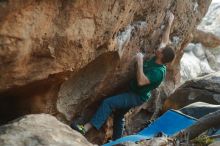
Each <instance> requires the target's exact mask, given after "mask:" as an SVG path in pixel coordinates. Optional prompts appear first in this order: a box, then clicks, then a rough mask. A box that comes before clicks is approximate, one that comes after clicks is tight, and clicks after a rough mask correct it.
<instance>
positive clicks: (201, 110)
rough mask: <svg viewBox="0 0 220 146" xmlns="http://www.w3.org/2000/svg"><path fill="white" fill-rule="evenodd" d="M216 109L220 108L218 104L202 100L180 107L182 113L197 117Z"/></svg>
mask: <svg viewBox="0 0 220 146" xmlns="http://www.w3.org/2000/svg"><path fill="white" fill-rule="evenodd" d="M217 110H220V105H214V104H208V103H204V102H195V103H192V104H190V105H187V106H185V107H183V108H181V109H180V111H181V112H182V113H184V114H186V115H189V116H191V117H194V118H197V119H199V118H201V117H203V116H205V115H207V114H209V113H212V112H215V111H217Z"/></svg>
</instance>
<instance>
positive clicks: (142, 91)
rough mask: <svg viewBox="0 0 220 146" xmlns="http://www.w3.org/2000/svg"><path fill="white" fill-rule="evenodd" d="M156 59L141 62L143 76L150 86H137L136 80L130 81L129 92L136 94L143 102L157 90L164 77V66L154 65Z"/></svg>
mask: <svg viewBox="0 0 220 146" xmlns="http://www.w3.org/2000/svg"><path fill="white" fill-rule="evenodd" d="M155 60H156V57H153V58H152V59H150V60H149V61H144V62H143V71H144V74H145V75H146V76H147V78H148V79H149V81H150V84H148V85H144V86H139V85H138V83H137V78H136V77H135V79H134V80H132V81H131V84H130V87H131V90H132V91H133V92H135V93H137V94H138V95H139V96H140V97H141V98H142V99H143V100H144V101H146V100H147V99H149V98H150V97H151V91H152V90H153V89H155V88H157V87H158V86H159V85H160V84H161V82H162V81H163V79H164V78H165V75H166V66H165V65H161V64H157V63H155Z"/></svg>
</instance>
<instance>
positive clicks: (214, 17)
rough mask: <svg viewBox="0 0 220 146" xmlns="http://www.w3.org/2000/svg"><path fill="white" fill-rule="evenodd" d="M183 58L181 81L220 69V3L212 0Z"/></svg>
mask: <svg viewBox="0 0 220 146" xmlns="http://www.w3.org/2000/svg"><path fill="white" fill-rule="evenodd" d="M193 34H194V37H193V40H192V43H190V44H189V45H188V46H187V47H186V48H185V49H184V55H183V57H182V59H181V63H180V64H181V81H182V82H184V81H186V80H190V79H193V78H195V77H197V76H200V75H202V74H208V73H212V72H214V71H219V70H220V3H219V1H212V3H211V5H210V7H209V9H208V12H207V13H206V15H205V17H204V18H203V19H202V21H201V23H200V24H199V25H198V27H197V30H195V31H194V33H193Z"/></svg>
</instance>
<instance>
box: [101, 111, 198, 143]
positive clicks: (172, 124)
mask: <svg viewBox="0 0 220 146" xmlns="http://www.w3.org/2000/svg"><path fill="white" fill-rule="evenodd" d="M195 122H196V119H195V118H193V117H190V116H188V115H185V114H182V113H180V112H178V111H175V110H168V111H167V112H166V113H164V114H163V115H162V116H161V117H159V118H158V119H156V120H155V121H154V122H153V123H151V124H150V125H148V127H146V128H144V129H143V130H142V131H140V132H139V133H137V134H136V135H130V136H125V137H122V138H119V139H117V140H115V141H112V142H109V143H107V144H104V145H103V146H113V145H116V144H120V143H123V142H137V141H140V140H143V139H150V138H153V137H154V136H155V135H156V134H157V133H158V132H163V133H165V134H166V135H168V136H171V135H173V134H175V133H177V132H179V131H181V130H182V129H185V128H187V127H189V126H191V125H193V124H194V123H195Z"/></svg>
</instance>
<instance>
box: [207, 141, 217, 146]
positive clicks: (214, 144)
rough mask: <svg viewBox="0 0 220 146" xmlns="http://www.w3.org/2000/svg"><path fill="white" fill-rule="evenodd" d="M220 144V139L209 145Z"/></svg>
mask: <svg viewBox="0 0 220 146" xmlns="http://www.w3.org/2000/svg"><path fill="white" fill-rule="evenodd" d="M219 145H220V141H216V142H213V143H212V144H210V145H209V146H219Z"/></svg>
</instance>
